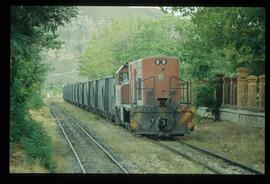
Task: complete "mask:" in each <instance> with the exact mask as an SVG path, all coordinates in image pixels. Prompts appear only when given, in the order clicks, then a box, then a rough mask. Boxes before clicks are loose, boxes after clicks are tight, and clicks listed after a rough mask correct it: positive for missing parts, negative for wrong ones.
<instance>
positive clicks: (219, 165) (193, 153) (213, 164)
mask: <svg viewBox="0 0 270 184" xmlns="http://www.w3.org/2000/svg"><path fill="white" fill-rule="evenodd" d="M160 143H161V144H165V145H166V146H169V147H171V148H173V149H175V150H178V151H180V152H183V153H185V154H186V155H188V156H190V157H192V158H193V159H195V160H196V161H197V162H199V163H203V164H204V165H207V166H209V167H210V168H214V169H215V170H217V171H218V172H220V173H222V174H253V173H250V172H249V171H246V170H244V169H242V168H239V167H237V166H234V165H231V164H229V163H227V162H224V161H223V160H221V159H218V158H215V157H213V156H211V155H208V154H205V153H201V152H199V151H197V150H194V149H192V148H190V147H188V146H187V145H183V144H179V143H178V142H176V141H160Z"/></svg>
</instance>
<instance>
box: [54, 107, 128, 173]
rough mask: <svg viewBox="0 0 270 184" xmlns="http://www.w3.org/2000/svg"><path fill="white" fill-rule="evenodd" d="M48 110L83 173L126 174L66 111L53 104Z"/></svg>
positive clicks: (109, 154) (107, 152) (108, 153)
mask: <svg viewBox="0 0 270 184" xmlns="http://www.w3.org/2000/svg"><path fill="white" fill-rule="evenodd" d="M50 109H51V111H52V113H53V116H54V117H55V119H56V121H57V122H58V125H59V127H60V128H61V130H62V132H63V134H64V137H65V139H66V140H67V142H68V144H69V146H70V148H71V150H72V152H73V154H74V156H75V158H76V160H77V162H78V165H79V166H80V169H81V171H82V172H83V173H128V171H127V170H126V169H125V168H124V167H123V166H122V165H121V164H120V163H119V162H118V161H117V160H116V159H115V158H114V156H113V155H112V154H111V153H110V152H109V151H108V150H107V149H106V148H105V147H104V146H103V145H101V144H100V143H99V142H98V141H97V140H96V139H95V138H94V137H93V136H92V135H91V134H90V133H89V132H88V131H86V130H85V129H84V128H83V127H82V126H81V125H80V124H79V123H78V122H76V121H75V120H74V119H73V118H72V117H71V116H70V115H69V114H68V113H67V112H66V111H64V110H63V109H61V108H59V107H58V106H57V105H56V104H54V103H52V104H51V105H50ZM108 159H109V161H108ZM104 163H105V164H104Z"/></svg>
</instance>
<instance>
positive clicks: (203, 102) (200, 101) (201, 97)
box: [195, 83, 215, 110]
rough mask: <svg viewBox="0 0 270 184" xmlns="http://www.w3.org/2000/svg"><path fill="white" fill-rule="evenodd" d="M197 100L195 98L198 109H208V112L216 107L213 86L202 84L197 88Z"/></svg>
mask: <svg viewBox="0 0 270 184" xmlns="http://www.w3.org/2000/svg"><path fill="white" fill-rule="evenodd" d="M195 90H196V94H197V96H196V98H195V106H196V108H198V107H208V110H210V109H212V108H213V107H214V103H215V99H214V96H213V94H214V90H215V89H214V88H213V86H211V85H209V84H208V83H207V84H200V85H198V86H197V87H196V89H195Z"/></svg>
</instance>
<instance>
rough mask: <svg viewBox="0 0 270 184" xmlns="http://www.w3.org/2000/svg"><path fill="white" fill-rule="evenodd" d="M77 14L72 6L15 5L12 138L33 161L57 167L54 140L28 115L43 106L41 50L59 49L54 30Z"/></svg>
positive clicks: (45, 67) (11, 55) (11, 98)
mask: <svg viewBox="0 0 270 184" xmlns="http://www.w3.org/2000/svg"><path fill="white" fill-rule="evenodd" d="M74 16H76V10H75V9H74V8H73V7H60V6H52V7H48V6H42V7H40V6H12V7H11V19H10V21H11V27H10V28H11V38H10V73H11V76H10V92H11V93H10V141H11V144H14V143H16V144H20V145H21V147H22V148H23V149H24V151H25V153H26V155H27V156H28V159H29V160H30V161H31V162H35V161H36V160H38V161H40V163H41V164H42V165H43V166H44V167H46V168H47V169H49V170H53V169H54V168H55V166H54V164H53V162H52V159H51V153H52V146H51V140H50V138H49V137H48V136H47V135H46V132H45V131H44V129H43V128H42V126H40V125H38V124H37V123H36V122H35V121H33V120H32V119H31V117H30V116H29V112H28V111H29V109H31V108H39V107H40V106H41V105H42V100H41V97H40V94H41V85H42V84H43V82H44V79H45V74H46V71H47V66H46V65H44V64H42V63H41V57H40V53H41V51H42V50H44V49H47V48H60V45H61V42H59V41H57V40H56V38H57V35H56V34H55V31H56V30H57V27H58V26H63V25H64V24H65V23H68V22H69V20H70V18H71V17H74Z"/></svg>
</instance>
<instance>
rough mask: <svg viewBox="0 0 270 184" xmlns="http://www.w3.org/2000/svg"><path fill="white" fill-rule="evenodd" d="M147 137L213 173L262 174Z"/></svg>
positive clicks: (176, 142) (185, 145)
mask: <svg viewBox="0 0 270 184" xmlns="http://www.w3.org/2000/svg"><path fill="white" fill-rule="evenodd" d="M61 110H62V112H63V113H65V114H66V116H68V117H69V118H70V119H71V120H72V121H73V122H74V123H75V124H77V126H79V127H80V128H81V129H82V127H81V126H80V125H79V124H78V123H77V122H76V121H75V120H74V119H73V118H72V117H71V116H70V115H69V114H68V113H67V112H66V111H64V110H63V109H61ZM125 130H126V129H125ZM84 132H86V131H85V130H84ZM130 132H131V133H132V134H133V135H135V136H136V137H144V136H142V135H138V134H135V133H134V132H132V131H131V130H130ZM86 133H87V132H86ZM144 138H145V137H144ZM147 139H148V140H149V141H151V142H153V143H154V144H158V145H159V146H161V147H163V148H165V149H168V150H169V151H171V152H173V153H174V154H177V155H181V156H182V157H184V158H186V159H188V160H191V161H192V162H194V163H195V164H199V165H202V166H203V167H205V168H206V169H208V170H209V171H211V172H212V173H214V174H247V175H262V174H263V173H261V172H259V171H256V170H254V169H252V168H249V167H247V166H244V165H242V164H240V163H237V162H235V161H232V160H230V159H228V158H225V157H223V156H220V155H218V154H216V153H213V152H210V151H207V150H204V149H202V148H199V147H196V146H194V145H191V144H189V143H186V142H183V141H179V140H166V141H164V140H157V139H153V138H147ZM108 156H109V155H108ZM75 157H76V156H75ZM109 157H110V156H109ZM112 158H113V157H112ZM112 160H115V159H112ZM116 162H117V161H116ZM117 165H118V164H117ZM119 165H120V164H119ZM119 167H120V168H121V166H119ZM121 170H122V171H123V172H124V173H127V171H126V170H125V169H124V168H123V167H122V169H121Z"/></svg>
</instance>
